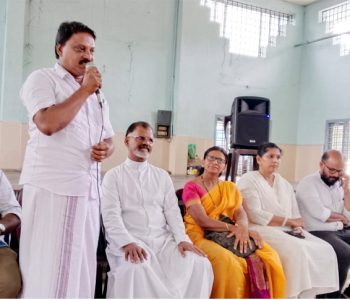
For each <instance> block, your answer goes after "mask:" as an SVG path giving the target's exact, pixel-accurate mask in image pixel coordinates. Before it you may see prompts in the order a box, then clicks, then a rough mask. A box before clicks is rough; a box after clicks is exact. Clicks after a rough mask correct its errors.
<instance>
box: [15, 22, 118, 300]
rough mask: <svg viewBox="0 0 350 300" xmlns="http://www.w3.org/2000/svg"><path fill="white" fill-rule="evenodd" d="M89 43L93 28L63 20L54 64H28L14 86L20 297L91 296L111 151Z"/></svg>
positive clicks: (109, 130) (110, 133)
mask: <svg viewBox="0 0 350 300" xmlns="http://www.w3.org/2000/svg"><path fill="white" fill-rule="evenodd" d="M94 50H95V33H94V32H93V30H91V29H90V28H89V27H87V26H86V25H84V24H82V23H79V22H64V23H62V24H61V25H60V27H59V28H58V32H57V36H56V44H55V54H56V58H57V59H58V61H57V63H56V64H55V66H54V68H51V69H41V70H37V71H34V72H33V73H32V74H30V75H29V77H28V78H27V80H26V82H25V83H24V85H23V87H22V89H21V92H20V95H21V98H22V100H23V103H24V105H25V106H26V108H27V110H28V116H29V135H30V137H29V141H28V144H27V149H26V154H25V159H24V163H23V170H22V174H21V179H20V183H21V184H23V185H24V190H23V221H22V232H21V241H20V243H21V246H20V265H21V270H22V277H23V293H22V297H24V298H93V296H94V289H95V277H96V249H97V241H98V235H99V228H100V221H99V197H98V188H99V182H98V181H99V180H98V178H99V162H101V161H102V160H103V159H105V158H106V157H108V156H110V155H111V154H112V152H113V143H112V136H113V129H112V126H111V124H110V122H109V117H108V106H107V103H103V104H102V105H99V101H98V99H97V94H96V91H97V90H98V89H99V88H100V87H101V84H102V79H101V74H100V72H99V71H98V70H97V68H96V67H93V66H92V67H89V68H87V67H86V64H87V63H89V62H92V61H93V59H94ZM99 96H100V95H99Z"/></svg>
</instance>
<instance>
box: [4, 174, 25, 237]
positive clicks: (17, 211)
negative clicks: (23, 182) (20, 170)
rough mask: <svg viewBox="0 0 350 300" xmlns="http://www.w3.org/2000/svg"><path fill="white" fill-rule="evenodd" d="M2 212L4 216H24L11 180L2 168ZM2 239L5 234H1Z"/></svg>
mask: <svg viewBox="0 0 350 300" xmlns="http://www.w3.org/2000/svg"><path fill="white" fill-rule="evenodd" d="M0 214H1V217H2V218H3V217H5V216H6V215H8V214H14V215H16V216H17V217H18V218H19V219H21V217H22V214H21V206H20V205H19V203H18V201H17V199H16V196H15V194H14V192H13V189H12V186H11V184H10V182H9V180H8V179H7V177H6V175H5V173H4V172H3V171H2V170H0ZM0 222H1V221H0ZM0 241H2V242H3V241H4V236H3V235H1V236H0Z"/></svg>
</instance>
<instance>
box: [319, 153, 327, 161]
mask: <svg viewBox="0 0 350 300" xmlns="http://www.w3.org/2000/svg"><path fill="white" fill-rule="evenodd" d="M328 158H329V153H328V151H326V152H324V153H323V154H322V157H321V160H322V161H327V160H328Z"/></svg>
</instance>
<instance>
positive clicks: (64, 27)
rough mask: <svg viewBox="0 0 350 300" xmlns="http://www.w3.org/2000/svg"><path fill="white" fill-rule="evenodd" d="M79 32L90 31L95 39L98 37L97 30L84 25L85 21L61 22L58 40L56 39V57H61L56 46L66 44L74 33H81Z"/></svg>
mask: <svg viewBox="0 0 350 300" xmlns="http://www.w3.org/2000/svg"><path fill="white" fill-rule="evenodd" d="M79 32H86V33H89V34H90V35H91V36H92V37H93V38H94V40H95V39H96V35H95V32H94V31H93V30H92V29H91V28H89V27H88V26H86V25H84V24H83V23H80V22H75V21H73V22H63V23H61V25H60V26H59V27H58V30H57V35H56V41H55V56H56V58H59V55H58V53H57V51H56V46H57V45H64V44H65V43H66V42H67V41H68V40H69V39H70V38H71V37H72V35H73V34H74V33H79Z"/></svg>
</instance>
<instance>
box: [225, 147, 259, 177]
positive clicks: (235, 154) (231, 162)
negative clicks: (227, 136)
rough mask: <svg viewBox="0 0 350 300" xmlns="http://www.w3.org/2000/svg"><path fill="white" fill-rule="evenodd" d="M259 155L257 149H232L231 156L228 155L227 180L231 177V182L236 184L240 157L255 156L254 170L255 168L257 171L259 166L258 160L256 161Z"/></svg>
mask: <svg viewBox="0 0 350 300" xmlns="http://www.w3.org/2000/svg"><path fill="white" fill-rule="evenodd" d="M257 153H258V150H257V149H244V148H232V149H231V150H230V153H229V155H228V161H227V169H226V176H225V179H226V180H228V179H229V177H231V178H230V180H231V181H233V182H236V177H237V169H238V162H239V157H240V156H241V155H251V156H253V157H254V165H253V168H254V170H257V169H258V165H257V163H256V159H255V157H256V155H257Z"/></svg>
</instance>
